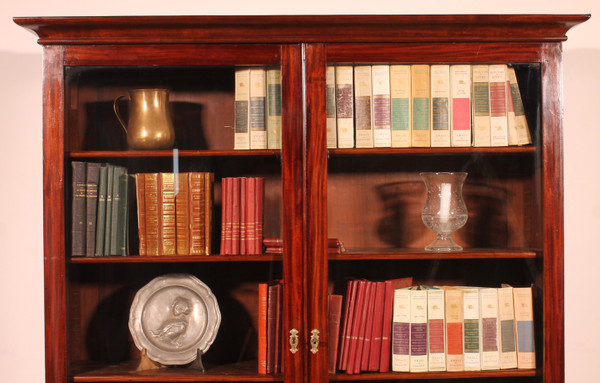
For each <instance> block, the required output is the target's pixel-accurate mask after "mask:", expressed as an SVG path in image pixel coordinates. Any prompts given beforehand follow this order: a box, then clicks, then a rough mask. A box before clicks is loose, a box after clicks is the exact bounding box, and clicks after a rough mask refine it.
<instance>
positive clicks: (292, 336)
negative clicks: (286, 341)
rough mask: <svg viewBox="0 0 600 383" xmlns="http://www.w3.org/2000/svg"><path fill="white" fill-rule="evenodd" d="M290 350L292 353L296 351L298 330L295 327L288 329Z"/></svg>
mask: <svg viewBox="0 0 600 383" xmlns="http://www.w3.org/2000/svg"><path fill="white" fill-rule="evenodd" d="M290 352H291V353H292V354H295V353H297V352H298V330H296V329H295V328H293V329H291V330H290Z"/></svg>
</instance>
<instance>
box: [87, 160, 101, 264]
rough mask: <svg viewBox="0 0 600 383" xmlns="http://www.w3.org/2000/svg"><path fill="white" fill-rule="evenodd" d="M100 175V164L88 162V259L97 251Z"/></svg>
mask: <svg viewBox="0 0 600 383" xmlns="http://www.w3.org/2000/svg"><path fill="white" fill-rule="evenodd" d="M99 175H100V164H99V163H96V162H87V163H86V181H85V190H86V193H85V206H86V207H85V209H86V223H85V255H86V256H88V257H91V256H93V255H94V253H95V251H96V212H97V208H98V180H99Z"/></svg>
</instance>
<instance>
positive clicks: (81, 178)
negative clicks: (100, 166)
mask: <svg viewBox="0 0 600 383" xmlns="http://www.w3.org/2000/svg"><path fill="white" fill-rule="evenodd" d="M71 168H72V170H73V171H72V174H71V178H72V191H71V193H72V198H71V214H72V219H71V256H73V257H81V256H84V255H85V252H86V242H85V236H86V230H85V223H86V204H85V201H86V187H85V182H86V180H85V173H86V165H85V162H81V161H73V162H71Z"/></svg>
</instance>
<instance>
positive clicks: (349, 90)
mask: <svg viewBox="0 0 600 383" xmlns="http://www.w3.org/2000/svg"><path fill="white" fill-rule="evenodd" d="M353 78H354V75H353V67H352V66H349V65H345V66H336V67H335V108H336V116H337V117H336V118H337V120H336V125H337V139H338V145H337V146H338V148H353V147H354V82H353Z"/></svg>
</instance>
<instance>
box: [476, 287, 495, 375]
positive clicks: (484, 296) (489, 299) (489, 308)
mask: <svg viewBox="0 0 600 383" xmlns="http://www.w3.org/2000/svg"><path fill="white" fill-rule="evenodd" d="M479 298H480V309H481V369H482V370H498V369H500V326H499V317H498V289H497V288H482V289H481V290H479Z"/></svg>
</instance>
